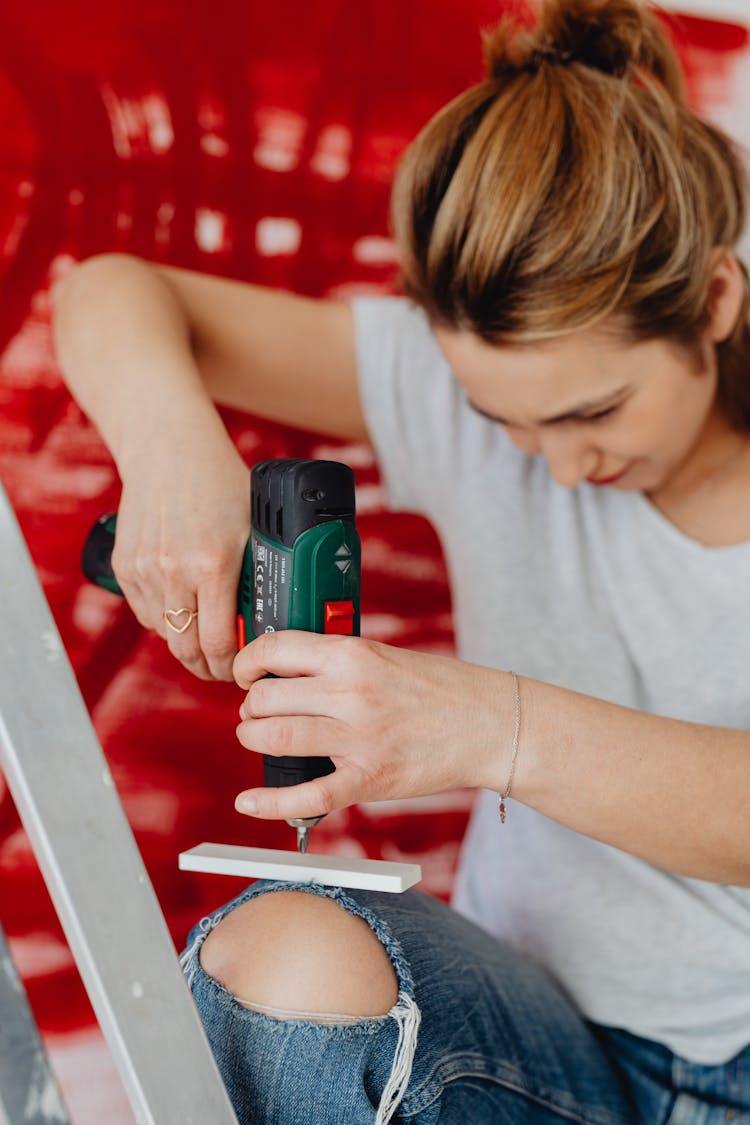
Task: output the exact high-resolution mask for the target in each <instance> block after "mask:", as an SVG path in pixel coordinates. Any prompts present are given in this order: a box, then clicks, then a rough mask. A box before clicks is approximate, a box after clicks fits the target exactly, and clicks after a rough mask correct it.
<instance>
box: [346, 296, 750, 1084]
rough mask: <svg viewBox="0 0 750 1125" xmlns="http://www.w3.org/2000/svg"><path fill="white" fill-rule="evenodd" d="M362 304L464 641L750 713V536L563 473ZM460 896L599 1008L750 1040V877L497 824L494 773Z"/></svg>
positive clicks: (625, 695)
mask: <svg viewBox="0 0 750 1125" xmlns="http://www.w3.org/2000/svg"><path fill="white" fill-rule="evenodd" d="M353 308H354V314H355V323H356V331H357V352H358V364H359V377H360V386H361V393H362V398H363V403H364V410H365V415H366V418H367V424H368V426H369V430H370V434H371V436H372V439H373V442H374V444H375V447H376V451H377V454H378V460H379V463H380V466H381V470H382V474H383V478H384V482H385V486H386V490H387V494H388V498H389V502H390V504H391V506H392V507H394V508H396V509H402V510H409V511H417V512H421V513H423V514H424V515H426V516H427V517H428V518H429V519H430V521H431V522H432V523H433V525H434V526H435V528H436V530H437V532H438V534H439V536H440V539H441V542H442V545H443V549H444V552H445V555H446V561H447V565H448V569H449V573H450V577H451V587H452V593H453V606H454V613H455V624H456V633H457V645H458V652H459V655H460V656H461V657H462V658H464V659H466V660H470V661H475V662H477V663H480V664H484V665H486V666H489V667H494V668H506V669H507V668H514V669H515V670H516V671H517V672H519V673H521V674H522V675H526V676H531V677H534V678H536V679H539V680H545V681H547V682H548V683H552V684H558V685H560V686H562V687H566V688H572V689H575V690H577V691H581V692H586V693H588V694H590V695H593V696H597V697H598V698H600V699H608V700H612V701H614V702H617V703H620V704H623V705H625V706H630V707H637V708H639V709H641V710H644V711H651V712H653V713H655V714H660V715H666V716H670V717H673V718H679V719H685V720H689V721H694V722H699V723H709V724H715V725H717V726H721V727H736V728H742V729H748V728H750V675H749V672H750V543H743V544H741V545H739V546H735V547H726V548H720V549H713V548H706V547H703V546H701V545H700V544H698V543H696V542H695V541H693V540H692V539H689V538H688V537H687V536H685V535H683V534H682V533H681V532H680V531H678V530H677V529H676V528H675V527H674V526H673V525H672V524H671V523H669V522H668V521H667V520H666V519H665V518H664V517H663V516H662V515H661V514H660V513H659V512H658V511H657V510H656V509H655V508H654V507H653V506H652V505H651V504H650V503H649V502H648V500H647V499H646V498H645V497H644V496H643V495H641V494H640V493H620V492H616V491H614V490H612V489H598V488H595V487H592V486H589V485H582V486H581V487H579V488H577V489H574V490H568V489H564V488H562V487H560V486H558V485H556V484H555V483H554V482H553V481H552V479H551V478H550V476H549V474H548V472H547V468H546V464H545V461H544V459H543V458H542V457H530V456H526V455H524V454H522V453H520V452H519V451H518V450H517V449H516V447H515V446H513V444H512V443H511V442H510V441H509V440H508V438H507V436H506V435H505V433H504V431H503V429H502V427H501V426H499V425H497V424H495V423H492V422H490V421H488V420H486V419H484V418H482V417H481V416H480V415H479V414H477V413H476V412H475V411H474V410H472V409H471V407H470V406H469V405H468V402H467V400H466V398H465V395H464V393H463V391H462V389H461V387H460V386H459V384H458V382H457V381H456V380H455V379H454V377H453V375H452V373H451V371H450V369H449V367H448V365H447V363H446V361H445V359H444V358H443V356H442V353H441V352H440V351H439V349H438V347H437V344H436V342H435V339H434V337H433V336H432V334H431V332H430V330H429V326H428V324H427V322H426V319H425V317H424V316H423V315H422V313H421V312H419V311H418V310H416V309H415V308H414V307H413V306H412V305H410V304H409V303H408V302H406V301H402V300H395V299H383V298H363V299H358V300H355V301H354V302H353ZM521 752H523V747H521ZM748 769H750V757H749V759H748ZM714 811H715V810H714ZM748 815H750V809H749V810H748ZM700 830H701V825H700V823H699V822H696V824H695V831H696V832H697V833H699V832H700ZM455 905H456V906H457V908H458V909H459V910H461V911H462V912H464V913H466V914H467V915H469V916H470V917H471V918H473V919H475V920H476V921H477V922H478V923H479V924H480V925H482V926H484V927H485V928H486V929H488V930H490V931H491V932H492V933H493V934H495V935H497V936H498V937H499V938H502V939H504V940H506V941H508V942H510V943H511V944H512V945H513V946H515V947H517V948H518V949H520V950H521V951H522V952H523V953H525V954H526V955H527V956H529V957H530V958H532V959H533V960H535V961H537V962H538V963H540V964H542V965H543V966H545V967H546V969H547V970H548V971H549V972H551V973H552V975H553V976H554V977H556V978H557V980H558V981H559V982H560V984H561V985H562V987H563V988H564V990H565V991H566V992H567V993H568V994H569V995H570V996H571V997H572V999H573V1000H574V1002H575V1003H576V1004H577V1005H578V1006H579V1008H580V1009H581V1011H582V1012H583V1013H584V1014H585V1015H586V1016H587V1017H588V1018H589V1019H592V1020H595V1021H597V1022H598V1023H602V1024H606V1025H609V1026H614V1027H621V1028H625V1029H627V1030H629V1031H631V1032H633V1033H634V1034H637V1035H642V1036H645V1037H647V1038H650V1039H656V1040H658V1041H660V1042H662V1043H664V1044H666V1045H667V1046H668V1047H670V1048H671V1049H672V1050H673V1051H675V1052H676V1053H677V1054H680V1055H682V1056H684V1057H685V1058H688V1059H690V1060H692V1061H695V1062H700V1063H704V1064H717V1063H720V1062H724V1061H726V1060H727V1059H729V1058H731V1057H732V1056H733V1055H734V1054H736V1053H737V1052H738V1051H739V1050H740V1049H741V1048H743V1047H744V1046H746V1045H747V1044H748V1043H750V889H748V888H741V887H732V886H720V885H717V884H713V883H708V882H704V881H702V880H698V879H688V878H684V877H683V876H679V875H674V874H671V873H670V872H668V871H663V870H661V869H659V868H657V867H654V866H653V865H651V864H649V863H646V862H644V861H643V860H640V859H636V858H635V857H634V856H631V855H627V854H626V853H624V852H621V851H619V850H618V849H616V848H613V847H610V846H608V845H606V844H602V843H598V842H596V841H594V840H590V839H588V838H586V837H585V836H581V835H579V834H578V833H576V832H573V831H571V830H570V829H567V828H563V827H561V826H560V825H558V824H556V823H555V822H554V821H552V820H549V819H548V818H547V817H544V816H542V815H541V814H539V813H537V812H535V811H534V810H533V809H530V808H527V807H525V806H523V805H520V804H514V805H513V806H512V808H511V810H510V812H509V816H508V822H507V824H506V825H505V826H504V827H502V828H501V826H500V823H499V819H498V813H497V794H494V793H487V792H482V793H480V795H479V797H478V800H477V804H476V807H475V810H474V814H473V817H472V821H471V825H470V828H469V831H468V833H467V838H466V841H465V844H464V848H463V854H462V861H461V865H460V871H459V875H458V880H457V889H456V895H455Z"/></svg>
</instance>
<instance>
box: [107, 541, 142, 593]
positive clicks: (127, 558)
mask: <svg viewBox="0 0 750 1125" xmlns="http://www.w3.org/2000/svg"><path fill="white" fill-rule="evenodd" d="M112 570H113V571H114V572H115V574H116V576H117V580H118V582H120V583H123V582H125V583H128V584H129V583H131V582H134V581H135V579H136V573H135V562H134V560H133V557H132V555H129V554H125V552H124V551H118V549H117V546H115V549H114V550H113V552H112Z"/></svg>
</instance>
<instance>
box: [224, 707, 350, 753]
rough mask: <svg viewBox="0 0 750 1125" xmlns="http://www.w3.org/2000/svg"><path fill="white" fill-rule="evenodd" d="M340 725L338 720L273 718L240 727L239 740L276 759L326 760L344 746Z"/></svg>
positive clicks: (297, 717) (304, 716) (302, 716)
mask: <svg viewBox="0 0 750 1125" xmlns="http://www.w3.org/2000/svg"><path fill="white" fill-rule="evenodd" d="M341 736H342V732H341V724H340V723H339V721H338V720H336V719H329V718H311V717H308V716H306V715H295V716H294V717H286V716H274V717H273V718H268V719H245V720H244V721H243V722H241V723H240V724H239V726H238V727H237V740H238V742H240V743H241V744H242V745H243V746H245V747H246V748H247V749H248V750H254V751H255V752H256V753H257V754H271V755H273V757H275V758H280V757H283V756H284V755H287V754H288V755H289V756H290V757H293V758H326V757H328V756H329V755H331V753H332V752H333V747H334V746H336V744H337V743H338V745H340V744H341Z"/></svg>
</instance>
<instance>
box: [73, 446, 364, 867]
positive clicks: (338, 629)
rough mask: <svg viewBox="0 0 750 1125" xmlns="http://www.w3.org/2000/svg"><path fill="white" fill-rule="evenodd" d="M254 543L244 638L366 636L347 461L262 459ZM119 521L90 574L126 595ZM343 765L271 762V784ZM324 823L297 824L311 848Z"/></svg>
mask: <svg viewBox="0 0 750 1125" xmlns="http://www.w3.org/2000/svg"><path fill="white" fill-rule="evenodd" d="M250 497H251V504H252V507H251V515H250V538H249V540H248V544H247V547H246V549H245V555H244V558H243V562H242V570H241V572H240V582H239V589H238V592H237V641H238V644H239V647H240V648H242V647H243V646H244V645H245V644H247V643H248V642H249V641H251V640H253V638H255V637H257V636H260V634H261V633H273V632H277V631H278V630H279V629H305V630H307V631H308V632H312V633H338V634H344V635H352V636H358V635H359V614H360V582H361V548H360V541H359V535H358V534H357V530H356V527H355V511H354V474H353V473H352V470H351V469H350V468H349V467H348V465H343V464H341V463H340V462H338V461H312V460H299V459H296V460H295V459H277V460H273V461H262V462H261V463H260V464H258V465H256V466H255V467H254V469H253V470H252V474H251V478H250ZM116 521H117V517H116V516H115V515H114V514H110V515H105V516H102V517H101V518H100V519H99V520H98V521H97V523H96V524H95V525H94V527H93V528H92V530H91V532H90V533H89V536H88V538H87V540H86V544H85V547H84V550H83V572H84V574H85V575H86V577H87V578H88V579H89V580H90V581H91V582H94V583H96V584H97V585H98V586H102V587H104V589H107V590H110V591H111V592H112V593H115V594H122V591H121V589H120V587H119V585H118V583H117V579H116V577H115V575H114V572H113V570H112V550H113V547H114V540H115V528H116ZM333 769H334V765H333V762H332V761H331V759H330V758H321V757H305V758H294V757H279V758H275V757H271V755H268V754H266V755H264V756H263V773H264V782H265V784H266V785H270V786H274V787H278V786H282V785H300V784H301V783H302V782H304V781H310V780H312V779H313V778H315V777H322V776H324V775H325V774H328V773H331V772H332V771H333ZM321 819H322V817H319V816H316V817H309V818H305V819H295V820H290V821H289V822H288V823H289V824H291V825H292V827H294V828H296V829H297V847H298V849H299V851H301V852H306V851H307V844H308V840H309V834H310V829H311V828H312V827H313V826H314V825H316V824H318V822H319V821H320V820H321Z"/></svg>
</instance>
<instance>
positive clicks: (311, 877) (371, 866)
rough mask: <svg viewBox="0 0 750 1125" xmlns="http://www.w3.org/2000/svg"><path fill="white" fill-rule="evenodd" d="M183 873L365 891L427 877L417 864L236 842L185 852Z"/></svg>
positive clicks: (391, 887)
mask: <svg viewBox="0 0 750 1125" xmlns="http://www.w3.org/2000/svg"><path fill="white" fill-rule="evenodd" d="M179 863H180V870H181V871H204V872H208V873H209V874H211V875H241V876H243V878H245V879H248V878H249V879H256V878H257V879H283V880H285V881H286V882H293V883H322V884H323V885H324V886H326V887H353V888H355V889H357V890H360V891H396V892H399V891H405V890H407V889H408V888H409V887H413V886H414V884H415V883H418V882H419V881H420V879H421V878H422V868H421V867H420V866H419V864H418V863H388V862H386V861H385V860H379V859H352V858H346V857H344V856H335V855H301V854H298V853H297V852H285V851H280V850H277V849H274V848H243V847H239V846H236V845H232V844H206V843H204V844H198V846H197V847H195V848H191V849H190V851H187V852H180V857H179Z"/></svg>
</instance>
